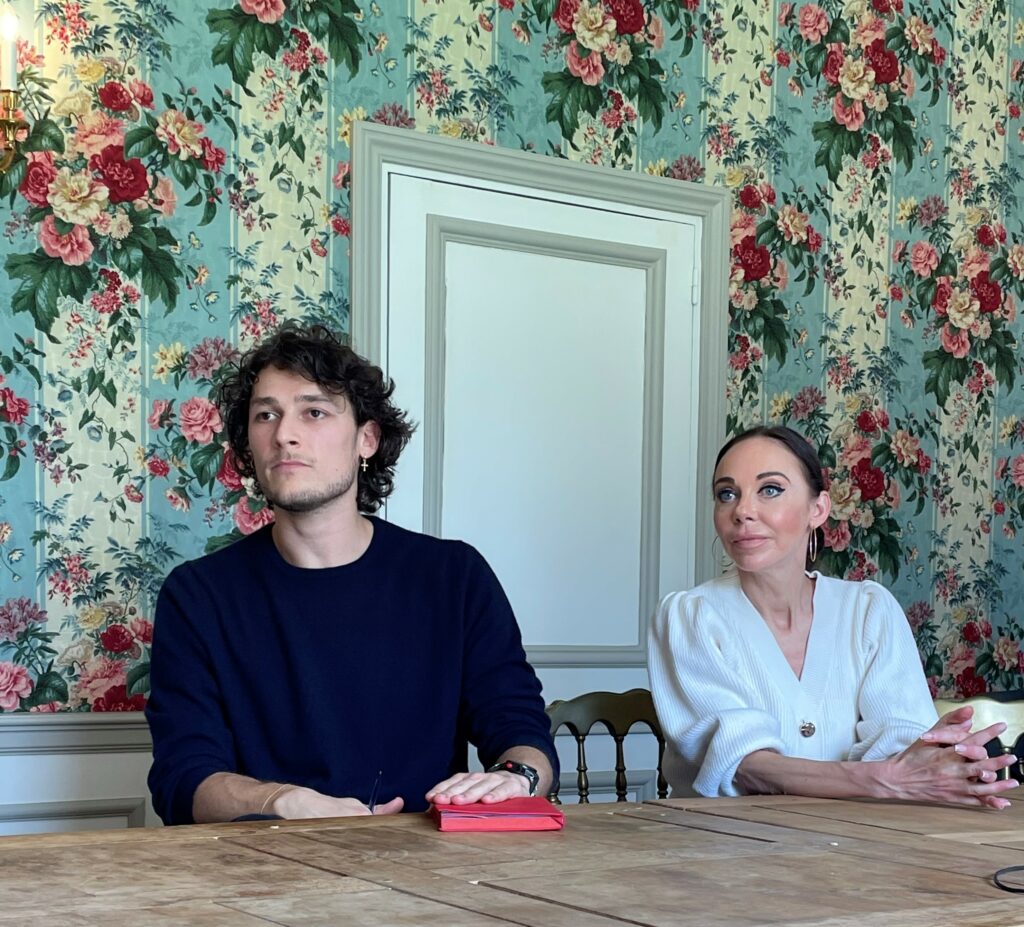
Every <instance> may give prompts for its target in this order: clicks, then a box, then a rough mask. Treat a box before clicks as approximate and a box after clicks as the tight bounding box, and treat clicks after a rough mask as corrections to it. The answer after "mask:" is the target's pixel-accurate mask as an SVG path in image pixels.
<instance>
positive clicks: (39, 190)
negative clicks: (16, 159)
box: [18, 151, 57, 206]
mask: <svg viewBox="0 0 1024 927" xmlns="http://www.w3.org/2000/svg"><path fill="white" fill-rule="evenodd" d="M56 178H57V168H56V167H54V164H53V152H51V151H33V152H30V153H29V155H28V167H27V168H26V169H25V179H24V180H22V182H21V186H20V187H18V190H19V191H20V193H21V195H22V196H23V197H25V199H26V200H28V201H29V202H30V203H31V204H32V205H33V206H48V205H49V202H50V201H49V198H48V194H49V189H50V184H51V183H53V181H54V180H56Z"/></svg>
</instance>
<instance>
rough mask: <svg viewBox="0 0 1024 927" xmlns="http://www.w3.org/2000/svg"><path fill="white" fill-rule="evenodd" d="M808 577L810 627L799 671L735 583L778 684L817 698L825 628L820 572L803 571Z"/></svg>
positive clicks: (823, 662) (825, 645) (821, 680)
mask: <svg viewBox="0 0 1024 927" xmlns="http://www.w3.org/2000/svg"><path fill="white" fill-rule="evenodd" d="M805 575H806V576H807V577H808V578H809V579H813V580H814V591H813V592H812V594H811V629H810V631H809V632H808V634H807V647H806V648H805V650H804V662H803V666H802V667H801V672H800V675H799V676H797V674H796V673H795V672H794V671H793V667H792V666H791V665H790V663H789V660H787V659H786V655H785V653H783V651H782V647H781V646H780V645H779V641H778V639H777V638H776V637H775V635H774V634H773V633H772V629H771V628H769V627H768V622H767V621H765V619H764V617H763V616H762V615H761V613H760V612H759V611H758V610H757V608H755V606H754V603H753V602H751V601H750V599H749V598H748V597H747V594H746V593H745V592H744V591H743V587H742V586H741V585H740V581H739V577H738V576H737V577H736V587H737V589H738V590H739V593H740V597H741V599H742V601H743V603H744V605H745V606H746V610H747V617H748V619H749V621H748V624H751V625H752V626H753V633H754V635H755V637H759V638H760V643H759V644H758V646H757V647H756V649H757V652H758V653H759V654H760V656H761V659H762V660H763V661H764V663H765V664H766V665H767V666H768V668H769V669H770V670H771V671H772V676H773V677H774V678H775V679H776V680H778V682H779V684H780V685H782V686H784V687H785V688H787V689H789V690H790V691H792V692H794V693H795V694H799V695H800V696H801V697H803V698H811V699H813V700H815V701H816V700H817V699H818V698H820V696H821V694H822V692H823V683H824V674H827V672H828V659H827V658H828V646H829V639H828V631H827V629H823V628H822V625H823V624H824V622H823V621H822V609H821V604H822V599H823V595H822V583H821V579H822V577H821V575H820V574H819V573H817V572H815V573H807V574H805Z"/></svg>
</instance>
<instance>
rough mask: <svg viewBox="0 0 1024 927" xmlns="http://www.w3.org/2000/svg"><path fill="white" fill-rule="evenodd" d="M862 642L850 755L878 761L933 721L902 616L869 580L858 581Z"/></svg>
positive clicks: (925, 686)
mask: <svg viewBox="0 0 1024 927" xmlns="http://www.w3.org/2000/svg"><path fill="white" fill-rule="evenodd" d="M860 585H861V589H860V598H861V601H860V602H858V603H857V604H858V608H859V609H863V611H864V625H863V637H862V646H863V648H864V658H865V665H866V671H865V673H864V681H863V682H862V683H861V689H860V697H859V699H858V709H859V711H860V721H858V723H857V742H856V743H855V744H854V745H853V748H852V749H851V750H850V759H851V760H883V759H885V758H886V757H889V756H892V755H893V754H896V753H899V752H900V751H901V750H905V749H906V748H907V747H909V746H910V745H911V744H912V743H913V742H914V741H915V740H917V738H918V737H920V736H921V734H922V733H923V732H924V731H926V730H928V728H930V727H931V726H932V725H933V724H934V723H935V722H936V720H937V715H936V713H935V705H934V704H933V703H932V699H931V694H930V693H929V691H928V683H927V681H926V680H925V678H924V670H923V669H922V668H921V657H920V655H919V654H918V651H917V645H916V644H915V643H914V635H913V633H912V632H911V630H910V624H909V623H908V622H907V618H906V615H904V614H903V609H902V608H900V605H899V603H898V602H897V601H896V599H894V598H893V596H892V594H891V593H890V592H889V591H888V590H887V589H885V588H884V587H883V586H880V585H878V583H874V582H870V581H869V582H864V583H861V584H860Z"/></svg>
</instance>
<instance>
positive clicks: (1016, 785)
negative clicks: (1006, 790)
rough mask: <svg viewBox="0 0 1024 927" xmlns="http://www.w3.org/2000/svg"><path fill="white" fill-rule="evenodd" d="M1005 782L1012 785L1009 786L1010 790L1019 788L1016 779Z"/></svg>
mask: <svg viewBox="0 0 1024 927" xmlns="http://www.w3.org/2000/svg"><path fill="white" fill-rule="evenodd" d="M1007 781H1008V782H1012V783H1013V785H1011V786H1010V788H1011V789H1016V788H1020V783H1019V782H1018V781H1017V780H1016V779H1008V780H1007Z"/></svg>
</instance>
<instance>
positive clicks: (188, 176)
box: [171, 157, 196, 188]
mask: <svg viewBox="0 0 1024 927" xmlns="http://www.w3.org/2000/svg"><path fill="white" fill-rule="evenodd" d="M171 173H172V174H173V175H174V179H175V180H177V181H178V183H180V184H181V185H182V186H183V187H186V188H187V187H191V186H192V184H194V183H195V182H196V163H195V161H182V160H181V159H180V158H177V157H175V158H171Z"/></svg>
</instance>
